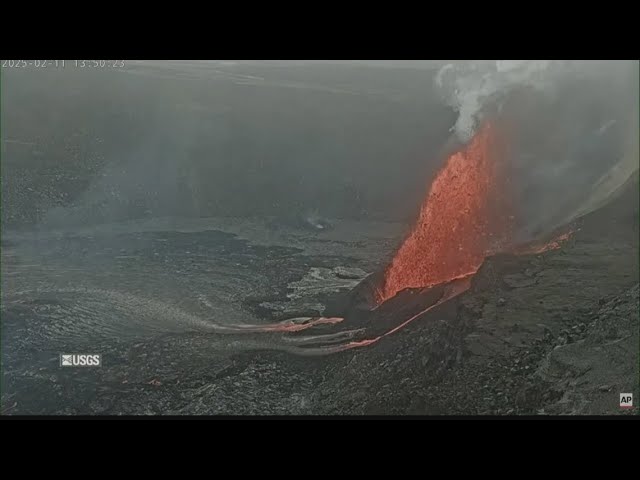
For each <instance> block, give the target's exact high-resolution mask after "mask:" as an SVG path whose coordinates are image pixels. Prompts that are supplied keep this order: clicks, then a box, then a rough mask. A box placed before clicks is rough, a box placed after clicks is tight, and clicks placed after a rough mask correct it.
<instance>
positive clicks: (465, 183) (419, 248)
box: [377, 123, 513, 304]
mask: <svg viewBox="0 0 640 480" xmlns="http://www.w3.org/2000/svg"><path fill="white" fill-rule="evenodd" d="M504 157H505V150H504V144H503V143H502V142H500V140H499V138H498V135H497V131H496V127H495V125H494V124H492V123H486V124H485V125H484V126H483V127H482V128H481V130H479V131H478V133H477V134H476V135H475V136H474V138H473V139H472V140H471V142H470V143H469V144H467V145H466V146H465V147H464V148H463V149H462V150H460V151H458V152H456V153H454V154H453V155H451V156H450V157H449V158H448V159H447V161H446V163H445V165H444V166H443V167H442V169H441V170H440V171H439V172H438V174H437V176H436V178H435V179H434V180H433V183H432V184H431V187H430V189H429V193H428V195H427V197H426V198H425V200H424V203H423V204H422V207H421V209H420V215H419V217H418V220H417V222H416V225H415V227H414V228H413V230H412V232H411V233H410V235H409V236H408V237H407V238H406V239H405V241H404V243H403V244H402V246H401V247H400V249H399V250H398V252H397V253H396V255H395V257H394V258H393V260H392V262H391V264H390V265H389V267H388V268H387V270H386V271H385V275H384V280H383V282H382V285H381V288H380V289H379V290H378V292H377V301H378V304H380V303H382V302H383V301H385V300H387V299H388V298H390V297H393V296H394V295H395V294H396V293H398V292H399V291H400V290H403V289H405V288H416V287H429V286H432V285H436V284H439V283H444V282H448V281H451V280H453V279H456V278H459V277H464V276H467V275H470V274H473V273H475V272H476V271H477V270H478V268H479V267H480V265H481V264H482V261H483V260H484V258H485V257H486V256H487V255H488V254H490V253H491V252H495V251H499V250H501V249H503V246H504V245H505V243H507V242H508V240H509V237H510V232H511V224H512V220H513V215H512V214H511V208H510V202H509V200H510V198H509V186H508V181H507V175H506V172H505V170H504V168H505V161H504Z"/></svg>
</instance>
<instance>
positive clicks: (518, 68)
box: [435, 60, 597, 142]
mask: <svg viewBox="0 0 640 480" xmlns="http://www.w3.org/2000/svg"><path fill="white" fill-rule="evenodd" d="M596 63H597V62H586V63H585V62H573V61H563V60H497V61H476V62H469V63H464V64H447V65H445V66H444V67H442V68H441V69H440V71H439V72H438V74H437V75H436V79H435V83H436V88H437V90H438V91H439V93H440V94H441V95H442V96H443V98H444V100H445V102H447V104H448V105H450V106H451V107H452V108H454V109H455V110H456V111H457V112H458V120H457V121H456V124H455V125H454V127H453V130H454V131H455V133H456V135H457V137H458V139H459V140H460V141H462V142H467V141H469V140H470V139H471V137H472V136H473V134H474V132H475V130H476V128H477V126H478V124H479V123H480V121H481V120H482V115H483V111H484V109H485V107H486V106H487V105H488V104H489V103H492V104H496V105H499V104H500V102H501V100H503V99H504V98H506V96H507V94H508V93H509V92H510V91H511V90H512V89H514V88H515V87H523V86H527V87H532V88H534V89H536V90H539V91H549V92H551V91H552V89H553V86H554V83H555V82H556V81H557V80H558V79H560V78H562V77H564V78H566V76H567V75H572V74H581V73H585V72H586V71H588V70H591V69H590V68H589V66H591V67H593V66H595V65H596ZM587 64H590V65H587ZM584 67H586V68H584Z"/></svg>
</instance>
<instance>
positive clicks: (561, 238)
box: [514, 230, 574, 255]
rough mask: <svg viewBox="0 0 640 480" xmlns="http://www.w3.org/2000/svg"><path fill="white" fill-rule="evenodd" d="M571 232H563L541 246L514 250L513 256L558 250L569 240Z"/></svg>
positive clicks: (535, 245) (528, 246)
mask: <svg viewBox="0 0 640 480" xmlns="http://www.w3.org/2000/svg"><path fill="white" fill-rule="evenodd" d="M573 233H574V232H573V230H570V231H568V232H565V233H563V234H561V235H558V236H557V237H555V238H553V239H551V240H549V241H548V242H546V243H543V244H532V245H526V246H523V247H520V248H518V249H516V250H515V252H514V253H515V254H517V255H538V254H540V253H543V252H546V251H548V250H558V249H559V248H560V247H561V246H562V244H563V243H564V242H566V241H567V240H569V238H571V235H573Z"/></svg>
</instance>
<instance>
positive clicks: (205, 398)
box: [2, 190, 640, 415]
mask: <svg viewBox="0 0 640 480" xmlns="http://www.w3.org/2000/svg"><path fill="white" fill-rule="evenodd" d="M634 195H635V196H634ZM637 218H638V213H637V190H635V191H632V192H631V193H630V194H629V195H627V196H626V197H622V198H620V199H619V200H618V201H616V202H614V203H613V204H611V205H609V206H608V207H605V208H604V209H602V210H600V211H597V212H595V213H593V214H590V215H588V216H587V217H585V218H583V219H582V220H580V221H579V222H577V223H576V224H575V225H574V226H573V228H574V229H575V233H574V234H573V235H572V237H571V239H570V240H569V241H568V242H567V243H565V244H564V245H563V247H562V248H561V249H559V250H550V251H547V252H544V253H541V254H537V255H505V254H503V255H498V256H495V257H491V258H488V259H487V260H486V262H485V263H484V265H483V266H482V267H481V269H480V271H479V272H478V273H477V274H476V275H475V276H474V277H473V279H472V283H471V287H470V288H469V290H467V291H466V292H464V293H463V294H461V295H459V296H457V297H455V298H454V299H452V300H450V301H448V302H446V303H443V304H442V305H439V306H437V307H435V308H433V309H431V310H430V311H428V312H426V313H425V314H423V315H420V316H419V317H418V318H416V319H415V320H414V321H413V322H411V323H410V324H408V325H407V326H406V327H405V328H403V329H402V330H400V331H398V332H396V333H394V334H392V335H389V336H386V337H384V338H382V339H381V340H380V341H378V342H377V343H374V344H372V345H369V346H366V347H360V348H353V349H349V350H346V351H343V352H339V353H335V354H331V355H316V356H301V355H298V354H296V350H295V349H292V348H290V346H291V345H293V342H295V339H296V338H299V337H296V336H295V335H290V334H282V333H268V334H267V333H260V334H221V333H220V331H217V330H216V329H215V328H211V325H212V324H220V325H223V324H224V322H229V321H231V322H244V323H256V324H260V323H262V324H264V323H267V322H272V321H274V319H277V318H280V317H281V315H282V313H283V308H284V309H286V308H290V311H289V313H293V312H294V311H296V310H297V311H301V310H304V309H305V308H307V309H308V308H313V306H314V305H317V304H321V305H323V304H326V303H327V301H328V300H331V297H332V296H333V297H335V296H339V295H344V292H345V291H346V290H348V289H349V288H351V287H352V285H353V282H354V281H355V282H357V281H358V279H359V278H361V276H362V274H363V273H362V272H371V271H372V270H373V269H374V268H375V267H376V265H379V264H381V263H382V262H383V261H384V257H385V255H388V254H389V253H390V252H392V251H393V248H394V240H393V239H394V238H397V237H398V234H399V233H400V232H401V230H402V226H400V225H396V226H389V225H387V229H388V230H387V232H386V233H385V234H382V233H380V232H381V231H382V230H384V229H381V228H380V226H379V225H377V226H375V225H373V226H372V225H369V226H368V228H369V230H367V227H366V226H365V225H361V226H360V234H362V232H367V231H368V232H369V233H368V237H367V240H366V241H363V240H360V241H358V240H357V235H356V233H353V232H358V229H357V228H355V226H354V225H351V226H348V225H340V224H338V225H337V226H336V228H335V229H333V230H332V231H331V232H323V233H322V235H321V236H316V235H315V234H314V235H312V236H310V234H309V233H300V232H298V233H296V232H294V231H291V232H288V233H285V234H283V233H282V231H280V232H279V233H277V234H276V233H274V232H271V233H269V234H268V233H265V232H268V230H265V229H264V228H261V227H260V226H256V225H252V224H250V223H246V222H245V223H244V224H242V226H241V227H240V226H238V225H240V224H239V223H237V222H236V223H233V222H231V223H230V224H229V225H226V226H225V225H223V224H222V223H224V222H222V223H221V224H218V225H215V227H216V228H217V229H219V230H220V231H217V233H216V232H213V231H210V230H205V231H197V230H198V229H197V228H191V230H189V229H185V228H183V229H182V230H183V231H182V232H181V233H180V234H178V233H175V232H174V233H173V234H169V233H167V231H166V228H158V229H155V230H154V229H152V228H146V229H142V230H145V232H140V231H138V232H137V233H135V234H125V235H124V237H121V238H120V242H121V244H119V243H117V242H115V240H114V238H113V237H111V239H110V240H109V241H106V240H105V241H104V242H103V243H104V244H100V241H99V240H97V239H96V238H93V239H92V240H89V239H87V237H86V232H85V234H84V236H82V235H80V236H79V237H77V238H75V240H73V239H70V238H66V237H65V239H63V240H64V241H61V240H58V241H53V240H51V239H49V240H47V241H45V242H42V241H41V242H40V243H37V246H38V247H39V248H41V251H40V253H37V252H36V253H34V252H35V251H36V250H38V249H33V248H31V249H30V250H29V249H26V247H24V245H23V246H22V247H21V246H20V245H21V243H20V242H24V241H25V240H24V238H22V239H21V238H17V237H16V238H15V239H13V240H12V241H11V242H13V243H11V242H7V243H6V245H5V246H4V247H3V272H2V273H3V304H2V309H3V310H2V322H3V323H2V327H3V335H2V342H3V345H2V346H3V349H2V355H3V357H2V359H3V372H2V373H3V375H2V412H3V414H8V415H19V414H27V415H28V414H63V415H75V414H105V415H126V414H146V415H152V414H155V415H162V414H165V415H166V414H177V415H185V414H188V415H202V414H231V415H256V414H281V415H300V414H312V415H316V414H320V415H327V414H329V415H333V414H335V415H345V414H348V415H353V414H356V415H359V414H383V415H389V414H400V415H407V414H413V415H478V414H479V415H488V414H497V415H529V414H534V415H536V414H537V415H544V414H599V415H602V414H627V415H629V414H635V413H636V412H637V409H635V408H634V409H632V410H621V409H620V408H619V404H618V402H619V394H620V393H627V392H631V393H634V394H635V397H636V398H638V395H639V394H640V392H638V343H639V339H638V328H639V325H638V293H639V292H638V288H639V287H638V283H639V280H638V220H637ZM210 227H211V226H209V228H210ZM138 230H140V229H138ZM187 230H189V231H187ZM111 231H113V229H111ZM223 232H226V233H223ZM345 232H352V233H351V235H352V236H353V237H354V238H350V237H348V235H347V234H346V233H345ZM375 232H377V236H376V234H374V233H375ZM125 233H126V232H125ZM234 235H235V236H234ZM261 235H262V237H261ZM98 237H99V236H98ZM74 242H75V243H74ZM96 242H97V243H98V244H99V245H98V244H96ZM44 244H48V245H47V247H46V248H45V246H44ZM31 245H32V246H33V245H34V244H33V243H32V244H31ZM285 245H288V246H285ZM47 249H49V250H47ZM83 249H88V251H89V252H91V253H92V255H86V254H85V255H84V256H83V255H82V253H83ZM46 251H49V252H50V254H46V253H42V252H46ZM95 252H102V253H101V255H102V256H100V255H94V254H93V253H95ZM85 253H86V252H85ZM100 258H101V259H102V260H100V261H98V260H96V259H100ZM56 259H58V260H56ZM36 260H37V262H35V263H31V262H34V261H36ZM96 262H97V263H96ZM345 266H348V267H349V268H344V267H345ZM176 270H177V273H176ZM239 272H242V274H239ZM318 282H319V283H318ZM323 282H324V283H323ZM78 285H81V286H82V288H83V289H84V290H83V289H79V288H78V287H77V286H78ZM321 285H325V287H327V288H325V289H323V288H320V286H321ZM305 290H306V291H307V292H308V294H309V295H308V297H305V295H304V291H305ZM340 291H342V293H339V292H340ZM247 292H250V294H247ZM401 295H403V296H402V297H399V298H398V299H397V300H396V301H397V302H400V303H401V304H402V308H400V309H399V310H398V311H399V313H398V316H399V317H401V316H404V315H408V314H409V313H410V312H413V311H414V310H415V311H420V308H421V306H424V303H425V302H427V301H431V300H429V294H428V292H419V291H418V292H416V291H411V292H404V293H402V294H401ZM287 306H288V307H287ZM413 313H415V312H413ZM225 315H228V316H230V317H231V318H226V317H225ZM333 328H334V327H333V326H323V327H322V328H321V329H318V330H320V331H321V332H322V333H327V332H331V331H333V330H332V329H333ZM373 330H375V329H374V328H372V329H371V331H373ZM310 331H314V329H311V330H310ZM305 333H306V332H305ZM66 350H73V351H86V350H91V351H98V352H101V353H103V355H104V364H103V366H102V367H100V368H95V369H69V368H67V369H64V368H61V367H60V366H59V364H58V354H59V353H61V352H62V351H66ZM298 353H299V352H298Z"/></svg>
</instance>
